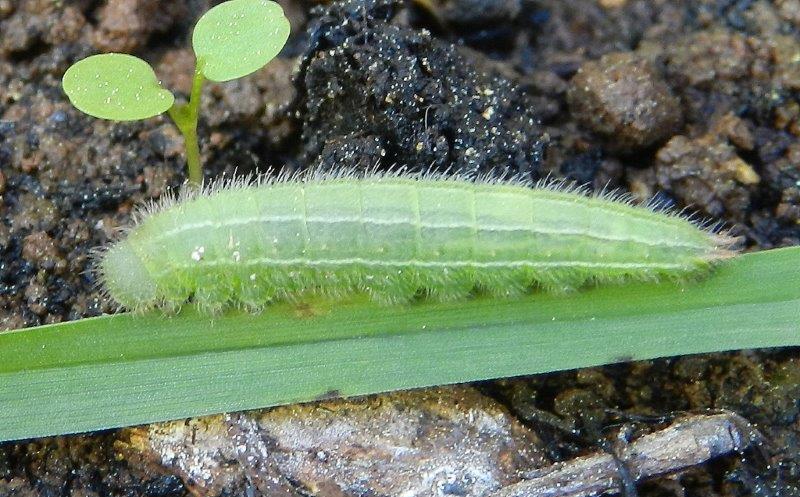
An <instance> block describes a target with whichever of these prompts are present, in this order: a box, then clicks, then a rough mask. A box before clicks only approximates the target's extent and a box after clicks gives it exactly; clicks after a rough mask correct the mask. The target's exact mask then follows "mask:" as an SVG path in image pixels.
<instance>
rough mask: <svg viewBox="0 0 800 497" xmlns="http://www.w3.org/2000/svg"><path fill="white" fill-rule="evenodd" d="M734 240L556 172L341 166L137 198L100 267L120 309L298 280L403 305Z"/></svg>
mask: <svg viewBox="0 0 800 497" xmlns="http://www.w3.org/2000/svg"><path fill="white" fill-rule="evenodd" d="M735 240H736V239H734V238H732V237H730V236H728V235H727V234H726V233H724V232H721V231H720V230H719V228H718V227H714V226H708V225H704V224H702V223H696V222H694V221H692V220H691V219H689V218H687V217H686V216H684V215H683V214H682V213H675V212H672V211H670V210H667V209H665V208H664V207H663V206H661V205H658V204H646V205H643V206H637V205H634V204H633V203H632V201H631V199H630V197H629V196H628V195H619V194H616V193H605V192H603V193H600V194H595V195H590V194H589V193H588V192H587V191H586V189H584V188H582V187H575V186H570V185H567V184H566V183H564V182H560V181H550V180H545V181H543V182H539V183H535V184H531V183H530V182H527V181H524V180H520V179H518V178H505V179H496V178H492V177H489V176H482V177H477V178H467V177H463V176H459V175H451V174H441V173H408V172H406V171H404V170H397V171H393V172H388V173H386V172H384V173H379V172H374V171H373V172H367V173H356V172H354V171H352V170H345V171H340V172H336V173H313V172H312V173H298V174H279V175H277V176H276V177H265V176H260V177H255V178H247V179H239V180H230V181H219V182H216V183H214V184H212V185H210V186H206V187H204V188H202V189H199V190H197V189H188V190H187V191H186V192H184V193H181V194H179V195H177V196H168V197H167V198H165V199H163V200H161V201H159V202H155V203H151V204H149V205H147V206H145V207H144V208H142V209H141V210H139V211H138V212H137V213H136V215H135V216H134V223H133V226H132V227H131V228H128V229H126V230H124V233H123V234H122V236H121V238H120V239H119V240H118V241H117V242H115V243H113V244H111V245H109V246H108V247H105V248H104V249H101V250H99V251H98V252H97V254H96V259H97V260H96V267H97V272H98V275H99V277H98V280H99V283H100V285H101V286H102V288H103V289H104V291H105V292H107V294H108V295H109V296H110V297H111V298H112V299H113V300H114V301H116V302H117V303H118V304H119V305H121V306H122V307H124V308H125V309H129V310H133V311H143V310H149V309H154V308H161V309H164V310H166V311H169V312H171V311H175V310H177V309H179V308H180V307H181V306H183V305H184V304H186V303H187V302H190V303H192V304H193V305H194V306H196V307H197V308H198V309H199V310H201V311H202V312H207V313H212V314H213V313H217V312H220V311H223V310H225V309H227V308H231V307H239V308H244V309H247V310H249V311H251V312H259V311H261V310H263V309H264V307H265V306H266V305H268V304H270V303H272V302H276V301H280V300H289V301H296V300H300V299H302V298H303V297H304V296H308V295H325V296H328V297H332V298H346V297H348V296H351V295H352V294H354V293H366V294H368V295H369V296H370V297H371V298H372V299H373V300H375V301H378V302H382V303H386V304H397V303H406V302H409V301H411V300H413V299H415V298H432V299H438V300H452V299H460V298H465V297H467V296H468V295H469V294H470V293H472V292H474V291H480V292H487V293H490V294H493V295H497V296H514V295H519V294H522V293H524V292H527V291H530V290H531V289H533V288H540V289H542V290H544V291H548V292H568V291H572V290H575V289H578V288H581V287H583V286H585V285H588V284H618V283H624V282H626V281H631V280H639V281H660V280H665V279H669V280H690V279H695V278H698V277H702V276H704V275H705V274H707V273H708V272H709V271H710V270H711V269H712V267H713V265H714V264H715V263H716V262H717V261H720V260H723V259H726V258H729V257H731V256H733V255H734V254H735V250H734V248H733V247H734V243H735Z"/></svg>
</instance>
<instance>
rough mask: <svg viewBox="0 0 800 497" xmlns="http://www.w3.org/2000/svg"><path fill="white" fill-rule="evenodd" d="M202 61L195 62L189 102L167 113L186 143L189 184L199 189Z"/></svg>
mask: <svg viewBox="0 0 800 497" xmlns="http://www.w3.org/2000/svg"><path fill="white" fill-rule="evenodd" d="M204 82H205V77H203V70H202V61H197V66H196V67H195V71H194V78H193V79H192V93H191V95H190V96H189V102H188V103H185V104H178V103H176V104H174V105H173V106H172V107H170V108H169V110H168V111H167V113H168V114H169V117H171V118H172V120H173V121H174V122H175V125H176V126H177V127H178V129H179V130H180V132H181V134H183V138H184V140H185V142H186V166H187V169H188V172H189V184H190V185H192V186H195V187H199V186H200V185H201V184H202V183H203V168H202V165H201V164H200V144H199V143H198V140H197V120H198V116H199V114H200V96H201V94H202V92H203V83H204Z"/></svg>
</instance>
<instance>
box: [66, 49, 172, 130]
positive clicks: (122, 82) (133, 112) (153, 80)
mask: <svg viewBox="0 0 800 497" xmlns="http://www.w3.org/2000/svg"><path fill="white" fill-rule="evenodd" d="M62 85H63V87H64V92H66V94H67V96H68V97H69V100H70V102H72V105H74V106H75V107H76V108H78V110H80V111H81V112H84V113H86V114H89V115H90V116H94V117H99V118H101V119H111V120H114V121H136V120H139V119H147V118H148V117H153V116H157V115H158V114H161V113H162V112H166V111H167V110H168V109H169V108H170V107H172V104H173V102H174V101H175V97H174V96H173V95H172V93H171V92H170V91H169V90H165V89H164V88H162V87H161V85H160V83H159V81H158V78H157V77H156V74H155V72H153V68H152V67H150V64H148V63H147V62H145V61H143V60H142V59H140V58H138V57H134V56H133V55H127V54H119V53H108V54H100V55H92V56H91V57H87V58H85V59H83V60H81V61H78V62H77V63H75V64H74V65H72V66H71V67H70V68H69V69H67V72H66V73H65V74H64V78H63V80H62Z"/></svg>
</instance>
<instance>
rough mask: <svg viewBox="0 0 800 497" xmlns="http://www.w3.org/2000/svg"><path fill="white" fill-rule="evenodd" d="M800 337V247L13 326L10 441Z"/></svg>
mask: <svg viewBox="0 0 800 497" xmlns="http://www.w3.org/2000/svg"><path fill="white" fill-rule="evenodd" d="M788 345H800V247H794V248H789V249H781V250H773V251H767V252H760V253H755V254H749V255H745V256H742V257H739V258H736V259H734V260H732V261H730V262H729V263H727V264H725V265H723V266H722V267H720V268H719V269H718V270H717V271H716V272H715V273H714V275H713V276H712V277H711V278H709V279H707V280H705V281H702V282H699V283H696V284H685V285H672V284H659V285H644V284H635V285H624V286H619V287H605V288H597V289H592V290H588V291H585V292H580V293H576V294H573V295H568V296H552V295H534V296H529V297H527V298H524V299H520V300H493V299H475V300H472V301H468V302H458V303H452V304H435V303H422V304H418V305H414V306H409V307H380V306H375V305H372V304H369V303H366V302H351V303H346V304H330V303H315V304H314V305H313V306H311V307H307V308H303V309H298V308H296V307H291V306H286V305H280V306H274V307H271V308H270V309H269V310H268V311H267V312H264V313H263V314H261V315H257V316H251V315H241V314H237V315H229V316H224V317H219V318H216V319H213V320H209V319H208V318H204V317H201V316H197V315H196V314H194V313H192V312H185V313H183V314H181V315H180V316H176V317H164V316H160V315H146V316H131V315H124V314H121V315H117V316H106V317H100V318H94V319H86V320H81V321H75V322H70V323H63V324H58V325H50V326H42V327H38V328H30V329H25V330H18V331H13V332H7V333H0V440H13V439H21V438H29V437H36V436H45V435H55V434H64V433H74V432H81V431H88V430H97V429H103V428H112V427H118V426H125V425H132V424H140V423H147V422H153V421H162V420H168V419H177V418H183V417H188V416H196V415H201V414H209V413H215V412H221V411H233V410H242V409H251V408H258V407H265V406H271V405H277V404H285V403H291V402H302V401H309V400H313V399H317V398H324V397H328V396H332V395H345V396H347V395H357V394H366V393H374V392H382V391H389V390H395V389H404V388H413V387H422V386H429V385H438V384H445V383H454V382H464V381H474V380H483V379H488V378H498V377H505V376H515V375H524V374H533V373H540V372H546V371H556V370H563V369H570V368H577V367H586V366H593V365H599V364H609V363H614V362H620V361H629V360H636V359H648V358H655V357H664V356H673V355H683V354H693V353H702V352H713V351H722V350H732V349H744V348H757V347H778V346H788Z"/></svg>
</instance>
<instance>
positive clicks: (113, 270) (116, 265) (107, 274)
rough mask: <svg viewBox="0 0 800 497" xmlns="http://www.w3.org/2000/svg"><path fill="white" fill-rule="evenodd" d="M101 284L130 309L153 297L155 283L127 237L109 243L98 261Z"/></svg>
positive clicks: (153, 300) (135, 308)
mask: <svg viewBox="0 0 800 497" xmlns="http://www.w3.org/2000/svg"><path fill="white" fill-rule="evenodd" d="M99 272H100V278H101V281H102V284H103V287H104V288H105V290H106V291H107V292H108V294H109V295H110V296H111V298H112V299H114V300H115V301H116V302H117V303H118V304H120V305H121V306H123V307H125V308H126V309H130V310H140V309H141V308H143V307H148V305H147V303H151V304H152V303H154V302H155V301H156V297H157V294H156V284H155V281H153V278H152V277H151V276H150V273H149V272H148V270H147V268H146V267H145V265H144V264H143V263H142V259H141V258H140V257H139V256H138V255H137V254H136V252H134V250H133V248H132V247H131V246H130V244H129V243H128V241H127V240H123V241H121V242H119V243H116V244H114V245H112V246H111V247H110V248H109V249H108V250H107V251H106V252H105V253H104V254H103V255H102V257H101V259H100V264H99Z"/></svg>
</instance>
